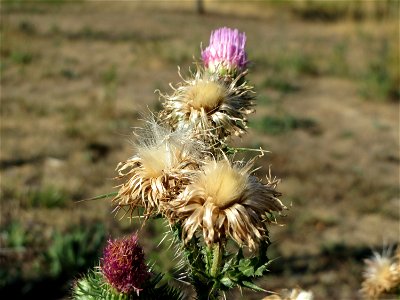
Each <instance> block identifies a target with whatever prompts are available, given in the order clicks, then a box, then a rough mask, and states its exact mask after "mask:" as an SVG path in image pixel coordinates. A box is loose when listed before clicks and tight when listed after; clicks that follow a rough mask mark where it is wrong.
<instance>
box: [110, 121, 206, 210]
mask: <svg viewBox="0 0 400 300" xmlns="http://www.w3.org/2000/svg"><path fill="white" fill-rule="evenodd" d="M147 133H148V136H141V137H138V142H137V143H136V145H135V146H136V150H137V154H136V155H135V156H133V157H132V158H130V159H128V160H127V161H125V162H121V163H119V164H118V167H117V170H118V173H119V176H118V177H117V178H119V179H124V180H125V182H124V183H122V184H121V185H119V186H118V187H119V192H118V195H117V196H116V197H115V198H114V199H113V201H114V202H115V203H116V204H117V206H118V208H122V207H127V208H128V210H127V211H129V212H133V211H134V210H135V209H136V208H137V207H143V208H144V216H145V217H148V216H149V215H151V214H153V213H155V214H158V213H164V212H165V206H164V204H165V202H167V201H169V200H170V199H171V198H173V197H176V195H177V194H179V193H180V191H181V190H182V189H183V188H184V187H185V186H186V185H187V184H188V183H189V177H190V174H191V173H192V172H193V171H194V170H196V169H198V168H199V163H200V158H199V157H200V155H199V154H200V153H199V152H200V151H201V146H199V144H198V143H195V142H193V141H192V140H191V139H190V138H189V136H188V134H187V133H186V132H182V131H181V132H180V131H175V132H171V131H170V130H169V129H166V128H163V127H162V126H159V125H158V124H156V123H150V128H148V130H147Z"/></svg>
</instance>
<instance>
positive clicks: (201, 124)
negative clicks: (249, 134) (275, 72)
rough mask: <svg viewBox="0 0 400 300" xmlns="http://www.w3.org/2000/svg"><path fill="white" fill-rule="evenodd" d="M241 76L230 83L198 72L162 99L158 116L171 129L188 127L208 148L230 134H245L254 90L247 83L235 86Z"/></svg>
mask: <svg viewBox="0 0 400 300" xmlns="http://www.w3.org/2000/svg"><path fill="white" fill-rule="evenodd" d="M243 76H244V75H239V76H238V77H237V78H236V79H235V80H233V81H232V82H225V81H223V80H222V79H219V78H218V76H214V75H210V74H204V70H201V69H200V68H199V69H198V70H197V73H196V74H195V75H194V76H193V77H192V78H190V79H188V80H184V79H183V78H182V80H183V83H181V84H180V85H178V86H177V87H176V88H173V89H174V93H173V94H172V95H161V97H162V98H164V103H163V106H164V110H163V111H162V112H161V114H160V116H161V118H162V119H164V120H166V122H167V123H168V124H169V125H170V126H171V127H172V128H174V129H179V128H190V129H191V130H192V132H193V136H194V137H196V138H198V139H200V140H204V141H205V142H206V143H207V144H208V145H213V144H220V143H223V142H224V141H225V140H226V138H227V137H229V136H230V135H236V136H239V135H241V134H243V133H244V132H245V131H246V128H247V118H246V116H247V115H248V114H250V113H251V112H253V111H254V110H253V106H254V102H253V100H254V91H253V87H252V86H249V85H247V83H246V81H243V82H242V83H241V84H238V81H239V80H240V79H243Z"/></svg>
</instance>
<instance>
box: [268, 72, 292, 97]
mask: <svg viewBox="0 0 400 300" xmlns="http://www.w3.org/2000/svg"><path fill="white" fill-rule="evenodd" d="M261 86H264V87H266V88H271V89H274V90H277V91H280V92H282V93H285V94H287V93H292V92H295V91H297V90H299V87H298V86H297V85H294V84H293V83H291V82H289V81H288V80H285V79H283V78H281V77H279V76H275V77H272V76H268V77H267V78H266V79H265V80H264V82H263V83H262V84H261Z"/></svg>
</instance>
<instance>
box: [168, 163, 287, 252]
mask: <svg viewBox="0 0 400 300" xmlns="http://www.w3.org/2000/svg"><path fill="white" fill-rule="evenodd" d="M251 167H252V166H251V164H247V165H245V166H242V165H240V164H238V163H236V164H232V163H231V162H230V161H229V160H227V159H222V160H219V161H217V160H212V161H209V162H207V163H206V164H205V165H204V166H203V168H202V169H201V171H200V172H199V173H198V175H197V176H196V177H195V178H194V179H193V181H192V183H191V184H189V185H188V186H187V187H186V189H185V190H184V191H183V192H182V194H181V195H179V196H178V198H177V199H176V200H173V201H171V203H170V204H171V205H173V206H174V209H175V210H176V214H177V219H178V221H180V222H182V229H183V234H184V240H185V242H187V241H189V240H190V239H191V238H192V237H193V235H194V233H195V232H196V230H197V229H201V230H202V232H203V236H204V241H205V242H206V244H207V245H209V246H210V245H212V244H213V243H218V242H223V241H225V240H226V238H227V237H228V236H229V237H231V238H232V239H233V240H234V241H235V242H236V243H238V244H239V245H240V246H243V245H245V246H248V247H249V248H250V249H251V250H254V249H255V248H256V246H257V245H258V243H259V242H260V241H262V240H264V239H266V238H267V237H268V231H267V228H266V224H267V223H268V221H267V217H266V215H267V214H269V213H273V212H281V211H282V210H283V209H285V208H286V207H285V206H284V205H283V204H282V202H281V201H280V200H279V199H278V198H277V197H278V196H279V195H280V193H279V192H277V191H276V190H275V188H276V185H277V183H278V181H277V180H276V179H272V178H268V183H267V184H263V183H261V182H260V181H259V180H258V179H257V178H256V177H254V176H252V175H251V174H250V169H251Z"/></svg>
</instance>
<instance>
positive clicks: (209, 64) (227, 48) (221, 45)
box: [201, 27, 248, 74]
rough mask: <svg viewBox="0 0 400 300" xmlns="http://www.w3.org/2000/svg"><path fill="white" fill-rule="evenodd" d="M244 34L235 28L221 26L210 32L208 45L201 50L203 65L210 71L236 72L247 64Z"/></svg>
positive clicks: (240, 70) (242, 69) (221, 72)
mask: <svg viewBox="0 0 400 300" xmlns="http://www.w3.org/2000/svg"><path fill="white" fill-rule="evenodd" d="M245 44H246V34H245V33H244V32H243V33H241V32H239V30H237V29H231V28H227V27H222V28H219V29H217V30H214V31H212V32H211V36H210V45H209V46H208V47H207V48H206V49H204V50H202V52H201V57H202V59H203V62H204V66H205V67H206V68H207V69H209V70H210V71H211V72H216V71H217V72H218V73H220V74H225V73H228V74H232V73H234V74H236V72H237V71H239V72H242V71H244V69H245V68H246V65H247V62H248V61H247V55H246V51H245V49H244V48H245Z"/></svg>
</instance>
